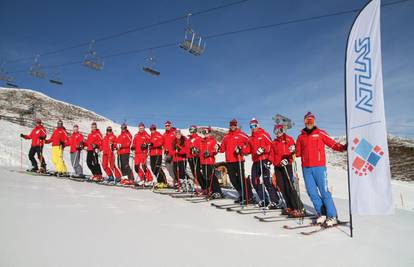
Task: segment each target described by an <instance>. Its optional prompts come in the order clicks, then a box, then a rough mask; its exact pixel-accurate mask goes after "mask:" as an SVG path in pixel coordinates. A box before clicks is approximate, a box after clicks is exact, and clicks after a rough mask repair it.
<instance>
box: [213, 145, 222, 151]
mask: <svg viewBox="0 0 414 267" xmlns="http://www.w3.org/2000/svg"><path fill="white" fill-rule="evenodd" d="M214 149H215V150H216V152H219V151H220V149H221V146H220V144H218V143H217V144H216V145H215V146H214Z"/></svg>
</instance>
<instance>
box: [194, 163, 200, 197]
mask: <svg viewBox="0 0 414 267" xmlns="http://www.w3.org/2000/svg"><path fill="white" fill-rule="evenodd" d="M197 159H198V157H194V158H193V164H194V184H195V185H194V189H195V192H196V194H197V195H198V193H199V191H198V187H199V186H200V184H199V183H198V174H197V166H198V160H197Z"/></svg>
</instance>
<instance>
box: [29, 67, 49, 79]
mask: <svg viewBox="0 0 414 267" xmlns="http://www.w3.org/2000/svg"><path fill="white" fill-rule="evenodd" d="M30 75H32V76H33V77H36V78H40V79H44V78H45V77H46V74H45V73H44V72H43V71H40V70H38V69H31V70H30Z"/></svg>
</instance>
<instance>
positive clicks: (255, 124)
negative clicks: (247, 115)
mask: <svg viewBox="0 0 414 267" xmlns="http://www.w3.org/2000/svg"><path fill="white" fill-rule="evenodd" d="M249 125H250V129H255V128H257V127H259V122H258V121H257V119H256V118H252V119H251V120H250V123H249Z"/></svg>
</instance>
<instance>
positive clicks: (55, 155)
mask: <svg viewBox="0 0 414 267" xmlns="http://www.w3.org/2000/svg"><path fill="white" fill-rule="evenodd" d="M67 142H68V134H67V132H66V129H65V127H63V122H62V120H58V122H57V125H56V129H55V130H54V131H53V133H52V136H51V137H50V138H49V139H47V140H46V144H50V143H52V162H53V165H55V169H56V176H58V177H62V176H67V175H68V170H67V168H66V164H65V161H64V159H63V150H64V149H65V146H66V143H67Z"/></svg>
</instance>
